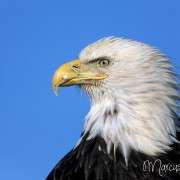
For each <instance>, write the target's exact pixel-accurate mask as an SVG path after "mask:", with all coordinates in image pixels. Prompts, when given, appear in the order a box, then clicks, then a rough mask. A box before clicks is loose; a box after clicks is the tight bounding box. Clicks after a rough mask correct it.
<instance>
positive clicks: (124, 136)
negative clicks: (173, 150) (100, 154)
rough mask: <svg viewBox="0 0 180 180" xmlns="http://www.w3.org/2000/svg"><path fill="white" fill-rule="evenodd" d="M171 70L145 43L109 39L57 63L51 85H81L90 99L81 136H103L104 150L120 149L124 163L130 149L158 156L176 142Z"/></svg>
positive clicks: (174, 87) (176, 96) (174, 85)
mask: <svg viewBox="0 0 180 180" xmlns="http://www.w3.org/2000/svg"><path fill="white" fill-rule="evenodd" d="M172 68H173V66H172V65H171V63H170V62H169V60H168V58H166V56H165V55H163V54H162V53H160V52H159V51H158V50H157V49H155V48H153V47H151V46H149V45H146V44H143V43H140V42H137V41H132V40H128V39H123V38H115V37H108V38H104V39H101V40H99V41H97V42H95V43H93V44H90V45H88V46H87V47H86V48H85V49H84V50H82V52H81V53H80V55H79V58H78V59H76V60H74V61H71V62H69V63H66V64H64V65H62V66H60V67H59V68H58V69H57V70H56V72H55V73H54V76H53V79H52V88H53V90H54V91H55V93H56V94H57V88H58V87H59V86H70V85H79V86H80V87H81V88H82V89H83V90H84V91H85V92H86V93H87V94H88V95H89V96H90V98H91V103H92V105H91V109H90V111H89V113H88V115H87V116H86V122H85V125H84V130H83V131H84V133H83V134H87V133H88V138H87V140H88V139H91V138H94V137H96V136H101V137H102V138H103V139H104V140H105V142H106V144H107V150H108V152H110V151H111V149H112V147H113V148H115V149H117V148H119V149H120V150H121V151H122V154H123V155H124V157H125V160H126V161H127V159H128V155H129V152H130V150H131V149H134V150H136V151H140V152H143V153H145V154H148V155H152V156H156V155H158V154H159V153H163V152H165V151H168V150H170V145H171V144H172V143H173V142H174V141H176V140H175V139H176V138H175V137H176V130H178V125H179V124H178V122H179V121H178V113H179V112H178V111H179V108H178V102H179V90H178V89H179V85H178V83H177V76H176V74H175V73H174V72H173V70H172ZM81 138H82V137H81ZM80 141H81V139H80ZM77 146H78V144H77Z"/></svg>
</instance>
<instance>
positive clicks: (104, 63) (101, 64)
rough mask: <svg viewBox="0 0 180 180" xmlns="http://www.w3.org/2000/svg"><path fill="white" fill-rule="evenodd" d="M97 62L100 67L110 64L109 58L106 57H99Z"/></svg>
mask: <svg viewBox="0 0 180 180" xmlns="http://www.w3.org/2000/svg"><path fill="white" fill-rule="evenodd" d="M98 64H99V66H101V67H107V66H109V64H110V60H108V59H101V60H99V62H98Z"/></svg>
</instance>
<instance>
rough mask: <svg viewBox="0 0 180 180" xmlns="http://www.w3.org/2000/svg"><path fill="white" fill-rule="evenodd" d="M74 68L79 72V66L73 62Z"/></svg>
mask: <svg viewBox="0 0 180 180" xmlns="http://www.w3.org/2000/svg"><path fill="white" fill-rule="evenodd" d="M72 69H73V70H74V71H75V72H76V73H77V72H78V70H79V66H78V65H77V64H73V65H72Z"/></svg>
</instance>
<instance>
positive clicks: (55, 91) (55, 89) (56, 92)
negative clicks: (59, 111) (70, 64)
mask: <svg viewBox="0 0 180 180" xmlns="http://www.w3.org/2000/svg"><path fill="white" fill-rule="evenodd" d="M53 91H54V93H55V95H56V96H58V91H57V87H55V88H54V87H53Z"/></svg>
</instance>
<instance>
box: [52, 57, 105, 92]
mask: <svg viewBox="0 0 180 180" xmlns="http://www.w3.org/2000/svg"><path fill="white" fill-rule="evenodd" d="M83 71H84V72H83ZM86 71H87V70H83V69H81V63H80V60H79V59H76V60H74V61H71V62H68V63H66V64H63V65H62V66H60V67H59V68H58V69H57V70H56V71H55V73H54V76H53V78H52V88H53V90H54V92H55V94H56V95H58V93H57V88H58V86H71V85H77V84H88V80H101V79H105V78H106V77H107V75H105V74H93V73H90V72H86Z"/></svg>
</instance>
